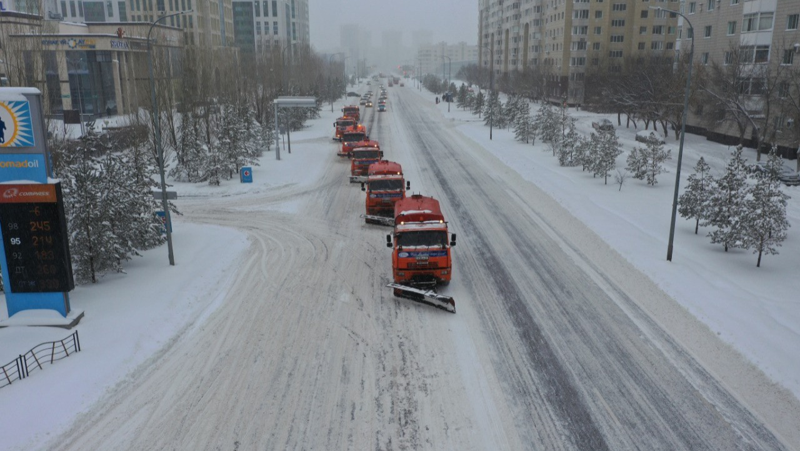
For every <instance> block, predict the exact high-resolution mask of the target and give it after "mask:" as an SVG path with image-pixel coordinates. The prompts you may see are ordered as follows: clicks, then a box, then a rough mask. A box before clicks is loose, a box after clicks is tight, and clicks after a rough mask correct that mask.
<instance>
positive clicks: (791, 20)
mask: <svg viewBox="0 0 800 451" xmlns="http://www.w3.org/2000/svg"><path fill="white" fill-rule="evenodd" d="M798 22H800V14H791V15H790V16H789V17H787V18H786V29H787V30H797V23H798Z"/></svg>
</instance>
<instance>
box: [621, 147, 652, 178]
mask: <svg viewBox="0 0 800 451" xmlns="http://www.w3.org/2000/svg"><path fill="white" fill-rule="evenodd" d="M625 162H626V163H627V166H626V167H625V169H627V170H628V171H630V172H631V177H633V178H635V179H638V180H643V179H644V177H645V175H646V174H647V153H646V152H645V150H644V149H642V148H641V147H634V148H633V149H632V150H631V152H630V153H629V154H628V158H627V159H626V160H625Z"/></svg>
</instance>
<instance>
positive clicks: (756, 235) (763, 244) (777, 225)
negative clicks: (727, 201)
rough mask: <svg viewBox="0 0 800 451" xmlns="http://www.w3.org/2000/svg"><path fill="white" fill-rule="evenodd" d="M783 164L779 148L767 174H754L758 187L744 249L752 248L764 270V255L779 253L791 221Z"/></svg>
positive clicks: (746, 221) (753, 194)
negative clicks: (787, 205) (780, 177)
mask: <svg viewBox="0 0 800 451" xmlns="http://www.w3.org/2000/svg"><path fill="white" fill-rule="evenodd" d="M782 166H783V161H782V159H781V157H780V155H778V153H777V149H776V148H775V147H773V148H772V151H771V152H770V154H769V156H768V157H767V162H766V165H765V167H764V170H763V171H756V172H755V174H754V178H755V184H754V185H753V187H752V190H751V191H750V194H751V195H750V197H749V198H748V199H747V201H746V203H745V204H746V213H745V214H744V217H743V218H742V222H741V224H742V238H743V240H744V247H746V248H752V249H753V253H757V254H758V263H756V266H757V267H761V256H762V254H767V255H773V254H777V253H778V249H777V248H778V247H780V245H781V243H782V242H783V240H785V239H786V230H787V229H788V228H789V221H788V220H787V219H786V200H787V199H788V198H789V196H787V195H786V194H784V193H783V191H781V181H780V179H778V174H780V170H781V168H782Z"/></svg>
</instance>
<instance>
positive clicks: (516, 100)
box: [503, 95, 523, 128]
mask: <svg viewBox="0 0 800 451" xmlns="http://www.w3.org/2000/svg"><path fill="white" fill-rule="evenodd" d="M522 101H523V99H522V98H520V97H518V96H516V95H510V96H508V99H506V104H505V106H504V107H503V116H504V118H503V123H504V124H505V125H506V127H507V128H509V127H512V126H514V125H515V124H516V123H517V116H519V115H520V114H521V111H520V110H521V108H522Z"/></svg>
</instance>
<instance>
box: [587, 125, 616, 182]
mask: <svg viewBox="0 0 800 451" xmlns="http://www.w3.org/2000/svg"><path fill="white" fill-rule="evenodd" d="M594 136H597V139H596V143H595V146H594V147H595V148H596V152H597V156H596V159H595V160H594V161H593V163H592V173H593V175H594V176H595V177H598V176H599V177H603V183H604V184H606V185H608V175H609V174H610V173H611V171H612V170H614V168H615V167H616V166H617V157H618V156H619V155H620V154H621V153H622V145H621V144H620V143H619V139H618V138H617V133H616V132H614V131H610V132H603V133H600V134H598V135H595V134H594V133H592V137H594Z"/></svg>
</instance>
